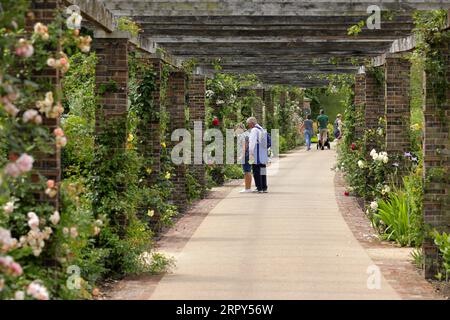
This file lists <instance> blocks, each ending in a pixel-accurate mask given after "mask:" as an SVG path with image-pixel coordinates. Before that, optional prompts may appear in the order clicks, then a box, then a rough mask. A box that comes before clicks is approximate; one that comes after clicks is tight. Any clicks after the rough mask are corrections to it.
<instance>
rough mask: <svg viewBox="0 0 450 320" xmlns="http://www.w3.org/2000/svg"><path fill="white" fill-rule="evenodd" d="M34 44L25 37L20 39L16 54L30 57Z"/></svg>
mask: <svg viewBox="0 0 450 320" xmlns="http://www.w3.org/2000/svg"><path fill="white" fill-rule="evenodd" d="M33 53H34V48H33V46H32V45H31V44H30V43H29V42H28V41H27V40H25V39H20V40H19V43H18V46H17V48H16V55H18V56H19V57H24V58H29V57H31V56H32V55H33Z"/></svg>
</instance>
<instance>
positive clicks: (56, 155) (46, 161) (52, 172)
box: [4, 0, 61, 208]
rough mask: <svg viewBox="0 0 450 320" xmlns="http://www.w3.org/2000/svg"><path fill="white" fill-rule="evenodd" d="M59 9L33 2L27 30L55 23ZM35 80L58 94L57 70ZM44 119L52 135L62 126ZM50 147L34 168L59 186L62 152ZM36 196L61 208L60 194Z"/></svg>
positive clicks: (53, 4) (41, 95) (51, 0)
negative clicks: (42, 24) (49, 84)
mask: <svg viewBox="0 0 450 320" xmlns="http://www.w3.org/2000/svg"><path fill="white" fill-rule="evenodd" d="M57 7H58V6H57V1H56V0H46V1H37V0H33V1H31V4H30V11H31V12H32V14H33V16H27V18H26V21H25V22H26V30H27V31H29V32H32V31H33V27H34V24H35V23H37V22H42V23H44V24H46V25H48V24H50V23H51V22H53V20H54V18H55V13H56V10H57ZM4 9H6V8H4ZM33 80H34V81H36V82H37V83H48V82H50V83H51V84H52V85H53V94H54V95H55V94H56V88H57V87H58V85H59V75H58V72H57V71H56V70H54V69H52V68H45V69H44V70H42V71H39V72H35V73H34V74H33ZM45 91H46V90H44V91H42V92H40V93H38V94H37V95H38V97H39V100H43V98H44V95H45ZM42 117H43V123H42V126H43V127H45V128H47V129H48V131H49V132H50V133H53V130H54V129H55V128H57V127H59V126H60V118H57V119H50V118H46V117H45V115H44V114H42ZM51 135H52V134H51ZM49 147H50V149H51V153H44V152H36V153H34V154H33V156H34V158H35V162H34V164H33V168H34V170H35V171H36V172H38V173H39V174H41V175H42V176H44V177H45V178H47V179H52V180H55V182H56V183H57V184H58V183H59V182H60V181H61V151H60V149H58V148H56V146H55V145H54V144H51V145H50V146H49ZM32 181H33V182H38V181H39V176H38V174H33V175H32ZM34 196H35V198H36V200H37V201H39V202H48V203H50V204H51V205H52V206H55V207H56V208H58V207H59V194H58V196H56V197H54V198H49V197H48V196H47V195H45V193H44V191H41V192H36V193H35V194H34Z"/></svg>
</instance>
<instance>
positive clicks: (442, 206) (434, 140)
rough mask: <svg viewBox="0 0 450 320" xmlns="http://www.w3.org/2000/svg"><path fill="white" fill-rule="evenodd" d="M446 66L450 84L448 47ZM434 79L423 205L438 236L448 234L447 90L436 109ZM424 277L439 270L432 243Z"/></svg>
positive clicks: (449, 155)
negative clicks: (440, 233) (442, 233)
mask: <svg viewBox="0 0 450 320" xmlns="http://www.w3.org/2000/svg"><path fill="white" fill-rule="evenodd" d="M440 50H441V53H442V55H443V57H444V61H445V63H446V70H447V74H446V77H447V81H450V54H449V51H450V49H449V44H447V45H445V46H444V45H443V47H442V48H441V49H440ZM433 77H434V75H433V74H430V75H427V76H426V78H427V79H426V102H425V107H424V116H425V125H424V127H425V136H424V178H425V183H424V203H423V215H424V222H425V224H427V225H429V226H431V227H432V228H436V229H437V230H438V231H439V232H447V233H448V232H450V178H449V176H450V90H448V87H447V89H446V91H445V93H446V101H444V102H443V104H442V105H439V106H437V105H436V103H435V99H434V97H433V96H432V92H435V90H433V89H432V88H431V83H430V82H431V81H428V78H433ZM423 249H424V257H425V276H426V277H427V278H434V276H435V275H436V272H437V266H438V249H437V248H436V247H435V246H434V244H433V240H432V239H430V238H428V237H427V238H426V240H425V242H424V244H423Z"/></svg>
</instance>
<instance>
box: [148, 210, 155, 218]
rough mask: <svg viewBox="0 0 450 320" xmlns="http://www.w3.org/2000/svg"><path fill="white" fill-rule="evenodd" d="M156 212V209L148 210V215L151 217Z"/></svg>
mask: <svg viewBox="0 0 450 320" xmlns="http://www.w3.org/2000/svg"><path fill="white" fill-rule="evenodd" d="M154 214H155V210H150V209H149V210H148V211H147V215H148V216H149V217H153V215H154Z"/></svg>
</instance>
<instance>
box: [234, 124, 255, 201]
mask: <svg viewBox="0 0 450 320" xmlns="http://www.w3.org/2000/svg"><path fill="white" fill-rule="evenodd" d="M235 132H236V136H237V137H238V147H239V148H241V149H240V150H239V152H238V155H240V156H239V160H240V161H241V163H242V170H243V171H244V185H245V187H244V189H243V190H241V191H240V192H241V193H247V192H252V167H251V165H250V163H249V158H250V152H249V144H250V130H245V126H244V125H243V124H242V123H240V124H238V125H237V126H236V130H235Z"/></svg>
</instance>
